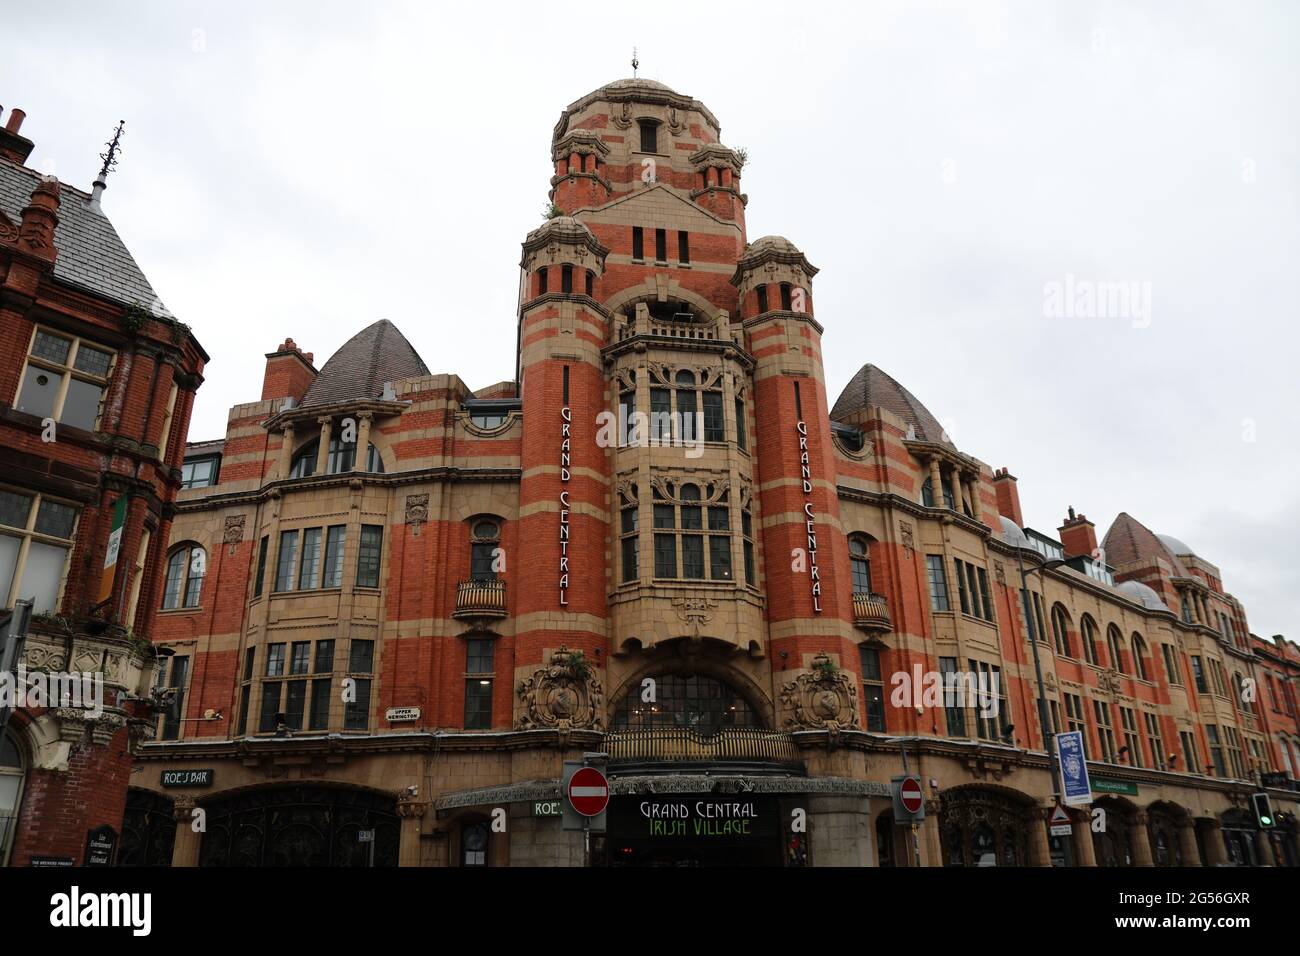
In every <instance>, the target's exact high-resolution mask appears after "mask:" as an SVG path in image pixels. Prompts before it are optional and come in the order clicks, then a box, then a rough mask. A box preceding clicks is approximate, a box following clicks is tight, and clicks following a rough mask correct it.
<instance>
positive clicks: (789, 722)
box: [781, 654, 858, 731]
mask: <svg viewBox="0 0 1300 956" xmlns="http://www.w3.org/2000/svg"><path fill="white" fill-rule="evenodd" d="M781 703H782V704H783V705H785V707H786V709H787V714H786V718H785V726H786V729H787V730H830V731H837V730H848V729H855V730H856V729H857V728H858V695H857V690H856V688H855V687H854V686H853V680H852V678H850V677H849V675H848V674H846V673H845V672H844V671H841V670H839V669H838V668H837V667H836V666H835V665H834V664H833V663H832V662H831V659H830V658H829V657H827V656H826V655H825V654H818V655H817V656H816V657H814V658H813V661H812V670H811V671H808V672H806V673H803V674H800V675H799V676H798V677H796V678H795V679H794V680H793V681H790V682H789V683H787V684H786V685H785V686H784V687H782V688H781Z"/></svg>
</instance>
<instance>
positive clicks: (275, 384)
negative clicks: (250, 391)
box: [262, 339, 316, 402]
mask: <svg viewBox="0 0 1300 956" xmlns="http://www.w3.org/2000/svg"><path fill="white" fill-rule="evenodd" d="M312 358H313V354H312V353H311V352H304V351H303V350H302V349H300V348H298V346H297V344H296V343H295V342H294V341H293V339H285V340H284V341H283V342H282V343H280V347H279V348H278V349H276V350H275V351H274V352H267V353H266V374H265V375H264V376H263V377H262V400H263V401H265V400H266V399H268V398H292V399H293V400H294V401H296V402H301V401H302V397H303V396H304V395H306V394H307V389H309V388H311V383H312V382H314V381H315V380H316V366H314V365H312V364H311V363H312Z"/></svg>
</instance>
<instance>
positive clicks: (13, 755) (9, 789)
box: [0, 733, 27, 866]
mask: <svg viewBox="0 0 1300 956" xmlns="http://www.w3.org/2000/svg"><path fill="white" fill-rule="evenodd" d="M26 782H27V760H26V758H25V757H24V755H23V751H22V748H21V747H20V746H19V744H18V740H17V738H15V737H14V736H13V735H11V734H8V733H5V734H0V866H8V864H9V851H10V850H11V849H12V848H13V843H14V836H15V835H16V834H17V830H18V814H19V812H20V811H21V810H22V806H23V785H24V784H25V783H26Z"/></svg>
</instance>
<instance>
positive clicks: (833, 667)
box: [812, 654, 840, 680]
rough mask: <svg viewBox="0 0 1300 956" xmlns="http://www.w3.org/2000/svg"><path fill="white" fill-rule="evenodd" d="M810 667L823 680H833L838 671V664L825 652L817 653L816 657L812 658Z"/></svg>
mask: <svg viewBox="0 0 1300 956" xmlns="http://www.w3.org/2000/svg"><path fill="white" fill-rule="evenodd" d="M812 667H813V672H814V673H816V675H817V676H818V678H820V679H823V680H834V679H835V678H836V677H838V676H839V673H840V665H839V664H836V663H835V662H834V661H833V660H831V659H830V658H829V657H828V656H827V655H825V654H818V655H817V657H816V658H814V659H813V665H812Z"/></svg>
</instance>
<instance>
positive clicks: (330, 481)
mask: <svg viewBox="0 0 1300 956" xmlns="http://www.w3.org/2000/svg"><path fill="white" fill-rule="evenodd" d="M521 475H522V472H521V471H520V469H518V468H455V467H451V466H442V467H438V468H420V469H417V470H415V471H399V472H394V473H391V474H389V473H383V472H374V471H344V472H339V473H338V474H336V475H310V476H308V477H306V478H281V479H277V480H276V481H271V482H267V483H266V484H265V485H262V486H261V487H260V488H252V489H249V490H247V491H231V492H226V493H225V494H214V495H207V496H205V497H202V498H191V499H189V500H188V501H177V502H176V513H177V514H192V513H195V512H201V511H207V510H209V509H211V508H217V507H221V508H225V507H229V506H230V505H238V504H259V503H261V502H264V501H266V500H268V499H270V498H274V497H278V496H280V495H283V494H285V493H287V492H293V491H298V490H306V489H312V490H318V489H321V488H329V487H334V486H342V485H348V484H351V483H352V482H353V481H357V482H364V483H365V484H368V485H390V486H394V487H396V486H399V485H414V484H421V483H424V482H431V481H447V482H456V481H514V482H517V481H519V479H520V477H521Z"/></svg>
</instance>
